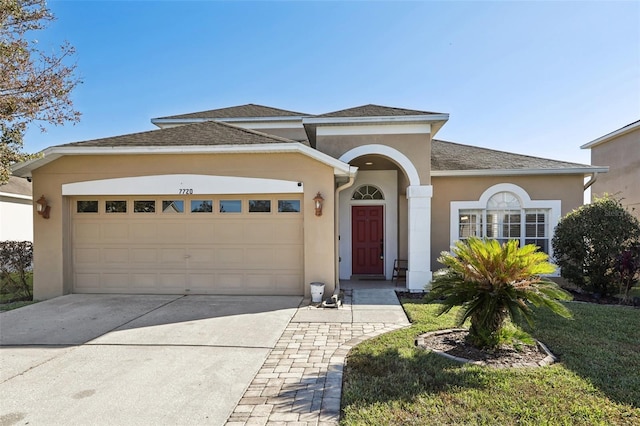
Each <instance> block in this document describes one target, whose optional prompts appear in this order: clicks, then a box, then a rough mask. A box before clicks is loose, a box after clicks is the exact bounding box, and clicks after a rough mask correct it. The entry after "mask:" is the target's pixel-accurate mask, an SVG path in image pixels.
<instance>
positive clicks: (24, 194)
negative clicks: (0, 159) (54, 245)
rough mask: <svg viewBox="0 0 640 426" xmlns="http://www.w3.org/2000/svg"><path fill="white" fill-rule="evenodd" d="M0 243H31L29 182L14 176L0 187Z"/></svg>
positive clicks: (31, 215) (31, 222)
mask: <svg viewBox="0 0 640 426" xmlns="http://www.w3.org/2000/svg"><path fill="white" fill-rule="evenodd" d="M0 241H33V208H32V194H31V182H29V181H28V180H27V179H22V178H19V177H16V176H9V181H8V182H7V183H5V184H4V185H0Z"/></svg>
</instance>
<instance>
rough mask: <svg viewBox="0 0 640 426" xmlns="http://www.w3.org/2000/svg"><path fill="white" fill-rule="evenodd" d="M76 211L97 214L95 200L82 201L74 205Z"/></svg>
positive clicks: (96, 202)
mask: <svg viewBox="0 0 640 426" xmlns="http://www.w3.org/2000/svg"><path fill="white" fill-rule="evenodd" d="M76 211H77V212H78V213H98V201H97V200H88V201H85V200H82V201H78V203H77V204H76Z"/></svg>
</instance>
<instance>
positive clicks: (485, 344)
mask: <svg viewBox="0 0 640 426" xmlns="http://www.w3.org/2000/svg"><path fill="white" fill-rule="evenodd" d="M537 250H538V249H537V247H536V246H535V245H533V244H528V245H526V246H524V247H521V248H520V247H518V241H517V240H509V241H507V242H506V243H504V244H502V245H501V244H500V243H499V242H498V241H496V240H482V239H479V238H470V239H469V240H467V241H466V242H460V241H458V242H456V245H455V247H453V254H451V253H449V252H442V255H441V256H440V258H439V259H438V262H440V263H442V264H443V265H445V266H447V268H446V269H443V270H440V271H438V272H436V274H435V275H434V279H433V281H432V283H431V285H432V287H431V292H430V293H429V295H428V299H430V300H436V299H442V300H441V301H440V303H442V309H441V310H440V312H439V315H442V314H444V313H447V312H449V311H450V310H451V309H452V308H453V307H454V306H461V309H460V311H459V314H458V318H457V321H458V325H462V324H463V323H464V322H465V321H466V320H467V319H470V321H471V327H470V329H469V338H470V340H471V343H472V344H473V345H474V346H477V347H480V348H494V347H496V346H498V345H499V344H500V343H502V340H503V339H502V337H504V336H505V330H504V328H505V326H506V325H507V324H508V322H507V320H508V319H510V320H512V321H514V322H517V321H518V320H520V319H521V318H524V319H525V320H526V321H527V322H528V323H529V324H531V323H532V322H533V321H532V310H531V308H530V306H529V303H531V304H533V305H535V306H543V307H547V308H549V309H550V310H551V311H553V312H555V313H557V314H559V315H561V316H563V317H566V318H569V317H571V312H569V310H568V309H567V308H566V307H565V306H564V305H562V304H561V303H560V302H558V299H560V300H569V299H571V296H570V295H569V294H568V293H566V292H564V291H563V290H562V289H561V288H560V287H558V285H557V284H555V283H554V282H552V281H549V280H547V279H545V278H543V277H542V275H544V274H549V273H552V272H554V271H555V267H554V266H553V265H552V264H551V263H549V262H548V261H547V259H548V256H547V254H546V253H543V252H540V251H537Z"/></svg>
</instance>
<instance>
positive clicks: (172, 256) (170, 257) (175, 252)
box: [159, 248, 187, 266]
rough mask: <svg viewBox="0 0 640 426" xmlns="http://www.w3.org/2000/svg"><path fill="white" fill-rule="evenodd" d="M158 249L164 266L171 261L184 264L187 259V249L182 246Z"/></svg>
mask: <svg viewBox="0 0 640 426" xmlns="http://www.w3.org/2000/svg"><path fill="white" fill-rule="evenodd" d="M159 251H160V261H161V262H162V263H163V264H164V265H166V266H168V264H171V263H174V264H177V265H184V264H185V261H186V259H187V257H186V256H187V251H186V249H184V248H160V249H159ZM172 266H173V265H172Z"/></svg>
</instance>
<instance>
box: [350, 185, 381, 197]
mask: <svg viewBox="0 0 640 426" xmlns="http://www.w3.org/2000/svg"><path fill="white" fill-rule="evenodd" d="M351 199H352V200H384V194H382V191H380V189H379V188H376V187H375V186H373V185H362V186H361V187H359V188H358V189H356V190H355V191H354V192H353V197H351Z"/></svg>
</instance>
